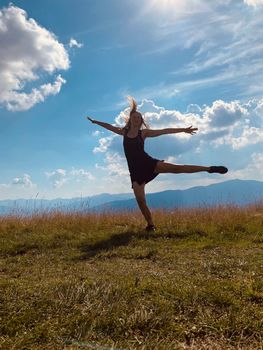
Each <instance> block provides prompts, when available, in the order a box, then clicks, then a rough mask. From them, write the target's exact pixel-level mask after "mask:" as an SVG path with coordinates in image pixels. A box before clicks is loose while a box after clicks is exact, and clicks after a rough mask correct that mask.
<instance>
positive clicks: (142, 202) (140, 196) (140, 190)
mask: <svg viewBox="0 0 263 350" xmlns="http://www.w3.org/2000/svg"><path fill="white" fill-rule="evenodd" d="M144 186H145V183H143V184H141V185H139V184H138V183H137V182H136V181H134V182H133V191H134V194H135V198H136V201H137V203H138V206H139V208H140V210H141V212H142V214H143V216H144V218H145V220H146V221H147V223H148V225H153V219H152V214H151V212H150V210H149V208H148V207H147V204H146V198H145V192H144Z"/></svg>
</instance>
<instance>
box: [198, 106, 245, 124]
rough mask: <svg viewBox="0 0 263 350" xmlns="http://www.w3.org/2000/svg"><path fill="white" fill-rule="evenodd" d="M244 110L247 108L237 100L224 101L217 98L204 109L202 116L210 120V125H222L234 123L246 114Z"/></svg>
mask: <svg viewBox="0 0 263 350" xmlns="http://www.w3.org/2000/svg"><path fill="white" fill-rule="evenodd" d="M246 112H247V110H246V109H245V108H243V107H242V106H241V105H240V103H239V102H238V101H232V102H230V103H226V102H224V101H222V100H218V101H215V102H213V104H212V106H211V107H207V108H206V109H205V112H204V117H205V118H206V117H207V118H208V119H209V120H210V125H211V126H215V127H224V126H229V125H232V124H235V123H236V122H237V121H239V120H240V119H241V118H242V117H243V116H244V115H246Z"/></svg>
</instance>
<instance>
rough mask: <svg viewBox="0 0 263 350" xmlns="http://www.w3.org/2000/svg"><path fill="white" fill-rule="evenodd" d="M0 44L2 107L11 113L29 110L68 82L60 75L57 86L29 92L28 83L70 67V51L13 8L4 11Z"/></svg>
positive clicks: (2, 13) (0, 23) (2, 11)
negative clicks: (26, 89)
mask: <svg viewBox="0 0 263 350" xmlns="http://www.w3.org/2000/svg"><path fill="white" fill-rule="evenodd" d="M0 42H1V56H0V104H1V105H3V106H4V107H5V108H7V109H8V110H10V111H20V110H27V109H29V108H31V107H32V106H34V105H35V104H36V103H38V102H42V101H44V100H45V98H46V97H47V96H49V95H55V94H57V93H58V92H59V91H60V88H61V86H62V84H63V83H65V80H64V79H63V78H62V77H61V76H60V75H58V76H57V77H56V78H55V81H54V82H53V83H47V84H42V85H40V86H39V87H36V88H33V89H32V91H31V92H26V91H25V87H26V84H29V83H31V84H32V83H33V82H35V81H37V80H38V79H40V78H43V76H44V74H52V73H54V72H56V71H57V70H60V69H63V70H66V69H68V68H69V66H70V61H69V57H68V54H67V51H66V50H65V48H64V46H63V44H61V43H60V42H59V41H58V40H57V38H56V36H55V35H54V34H53V33H52V32H50V31H48V30H47V29H45V28H43V27H41V26H40V25H39V24H38V23H37V22H36V21H35V20H34V19H32V18H27V13H26V12H25V11H24V10H23V9H21V8H19V7H16V6H13V5H9V6H8V7H7V8H3V9H2V10H0Z"/></svg>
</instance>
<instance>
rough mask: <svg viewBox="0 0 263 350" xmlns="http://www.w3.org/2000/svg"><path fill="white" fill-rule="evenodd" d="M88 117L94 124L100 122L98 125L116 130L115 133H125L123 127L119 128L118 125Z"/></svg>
mask: <svg viewBox="0 0 263 350" xmlns="http://www.w3.org/2000/svg"><path fill="white" fill-rule="evenodd" d="M87 119H88V120H90V121H91V122H92V123H93V124H98V125H100V126H102V127H103V128H105V129H108V130H110V131H113V132H115V133H116V134H118V135H123V130H122V128H118V127H116V126H114V125H111V124H109V123H105V122H100V121H98V120H95V119H92V118H90V117H87Z"/></svg>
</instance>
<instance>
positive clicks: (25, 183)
mask: <svg viewBox="0 0 263 350" xmlns="http://www.w3.org/2000/svg"><path fill="white" fill-rule="evenodd" d="M12 185H18V186H22V187H33V186H34V184H33V182H32V181H31V178H30V175H28V174H24V175H23V176H21V177H15V178H14V179H13V181H12Z"/></svg>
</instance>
